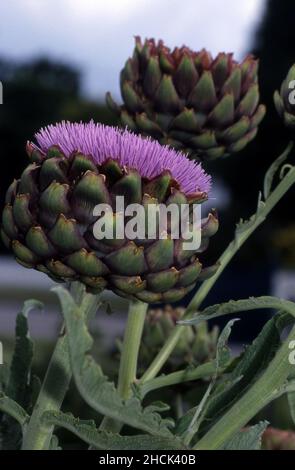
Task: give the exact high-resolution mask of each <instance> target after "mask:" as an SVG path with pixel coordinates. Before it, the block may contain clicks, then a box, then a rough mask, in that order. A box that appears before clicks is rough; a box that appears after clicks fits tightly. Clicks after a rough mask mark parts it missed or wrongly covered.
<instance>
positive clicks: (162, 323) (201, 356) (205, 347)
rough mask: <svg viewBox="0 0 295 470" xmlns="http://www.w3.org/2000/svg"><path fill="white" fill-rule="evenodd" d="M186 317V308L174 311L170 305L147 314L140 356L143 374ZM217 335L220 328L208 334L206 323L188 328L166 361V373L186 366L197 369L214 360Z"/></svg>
mask: <svg viewBox="0 0 295 470" xmlns="http://www.w3.org/2000/svg"><path fill="white" fill-rule="evenodd" d="M184 313H185V309H184V308H182V307H175V308H173V307H172V306H171V305H165V306H164V307H163V308H156V309H150V310H148V312H147V316H146V320H145V325H144V330H143V335H142V343H141V349H140V354H139V365H140V367H141V369H142V370H143V371H145V370H146V368H147V367H148V365H149V364H150V363H151V361H152V360H153V358H154V357H155V356H156V355H157V354H158V352H159V351H160V349H161V347H162V346H163V344H164V343H165V340H166V338H167V337H169V335H170V334H171V333H172V332H173V330H174V329H175V327H176V325H177V322H178V321H179V320H181V318H182V317H183V315H184ZM218 333H219V329H218V327H217V326H215V327H213V328H212V330H211V331H209V329H208V324H207V322H202V323H200V324H199V325H198V326H188V327H187V328H186V329H185V331H184V334H183V336H182V337H181V338H180V339H179V341H178V343H177V345H176V347H175V349H174V351H173V353H172V354H171V356H170V357H169V359H168V361H167V364H166V371H167V370H168V371H169V372H174V371H176V370H179V369H185V368H186V367H187V366H195V367H196V366H198V365H200V364H203V363H205V362H208V361H210V360H212V359H214V358H215V356H216V345H217V340H218Z"/></svg>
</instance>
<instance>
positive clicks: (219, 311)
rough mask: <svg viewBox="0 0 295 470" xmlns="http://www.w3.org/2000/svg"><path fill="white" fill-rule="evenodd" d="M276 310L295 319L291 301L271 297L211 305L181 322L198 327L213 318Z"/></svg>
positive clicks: (294, 307)
mask: <svg viewBox="0 0 295 470" xmlns="http://www.w3.org/2000/svg"><path fill="white" fill-rule="evenodd" d="M265 308H267V309H275V310H283V311H285V312H288V313H289V314H290V315H292V316H294V317H295V303H294V302H290V301H289V300H284V299H279V298H277V297H271V296H261V297H249V299H241V300H230V301H229V302H224V303H222V304H216V305H211V306H210V307H207V308H205V309H204V310H203V311H202V312H201V313H198V314H197V315H196V316H194V317H193V318H191V319H190V320H183V321H179V322H178V323H179V324H183V325H197V324H198V323H200V322H202V321H207V320H212V319H213V318H217V317H221V316H224V315H231V314H233V313H238V312H245V311H250V310H256V309H265Z"/></svg>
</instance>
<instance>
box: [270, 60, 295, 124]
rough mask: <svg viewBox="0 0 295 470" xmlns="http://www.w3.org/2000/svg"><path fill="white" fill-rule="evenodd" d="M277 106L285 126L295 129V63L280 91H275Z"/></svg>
mask: <svg viewBox="0 0 295 470" xmlns="http://www.w3.org/2000/svg"><path fill="white" fill-rule="evenodd" d="M274 102H275V107H276V109H277V112H278V114H279V116H280V117H281V118H282V119H283V121H284V124H285V126H287V127H288V128H289V129H290V130H291V131H294V129H295V64H294V65H293V66H292V67H291V68H290V70H289V72H288V74H287V76H286V78H285V79H284V80H283V82H282V85H281V89H280V91H278V90H276V91H275V93H274Z"/></svg>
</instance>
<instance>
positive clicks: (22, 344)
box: [1, 300, 43, 450]
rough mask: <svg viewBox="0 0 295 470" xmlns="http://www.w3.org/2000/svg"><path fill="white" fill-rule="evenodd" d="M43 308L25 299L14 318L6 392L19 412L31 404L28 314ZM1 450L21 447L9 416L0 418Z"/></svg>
mask: <svg viewBox="0 0 295 470" xmlns="http://www.w3.org/2000/svg"><path fill="white" fill-rule="evenodd" d="M42 308H43V305H42V304H41V303H40V302H38V301H37V300H27V301H26V302H25V303H24V305H23V308H22V311H21V312H20V313H19V314H18V316H17V318H16V328H15V336H16V339H15V347H14V352H13V356H12V361H11V366H10V371H9V374H8V380H7V385H6V387H5V393H6V395H7V397H9V399H11V400H12V402H13V403H17V404H18V406H19V407H20V409H24V410H25V412H27V411H29V408H30V403H31V392H32V390H31V383H30V382H31V365H32V359H33V342H32V341H31V339H30V336H29V329H28V318H27V317H28V314H29V312H30V311H31V310H33V309H42ZM1 429H2V438H1V445H2V448H3V449H6V450H10V449H14V450H16V449H18V448H19V447H20V444H21V439H22V430H21V427H20V425H19V423H18V420H15V419H12V418H11V416H10V414H9V413H8V414H5V415H3V416H2V418H1Z"/></svg>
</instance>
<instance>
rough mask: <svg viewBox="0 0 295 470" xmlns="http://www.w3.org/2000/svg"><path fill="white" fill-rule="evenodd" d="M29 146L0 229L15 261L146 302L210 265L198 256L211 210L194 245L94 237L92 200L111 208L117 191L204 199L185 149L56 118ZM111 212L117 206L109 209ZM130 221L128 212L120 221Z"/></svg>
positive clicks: (211, 223)
mask: <svg viewBox="0 0 295 470" xmlns="http://www.w3.org/2000/svg"><path fill="white" fill-rule="evenodd" d="M36 139H37V144H38V145H35V144H31V143H28V145H27V151H28V155H29V158H30V161H31V162H30V164H29V166H28V167H27V168H26V169H25V170H24V172H23V174H22V175H21V178H20V179H19V180H17V181H14V182H13V183H12V185H11V186H10V188H9V189H8V192H7V196H6V206H5V208H4V211H3V216H2V228H1V235H2V239H3V241H4V243H5V245H6V246H7V247H8V248H11V249H12V251H13V252H14V254H15V257H16V259H17V261H18V262H19V263H21V264H22V265H23V266H25V267H27V268H34V269H37V270H38V271H41V272H43V273H45V274H47V275H48V276H49V277H51V278H52V279H54V280H55V281H57V282H66V281H74V280H77V281H80V282H81V283H83V284H85V285H86V286H87V288H88V290H89V291H92V292H93V293H97V292H100V291H101V290H102V289H104V288H108V289H111V290H113V291H114V292H115V293H117V294H119V295H121V296H127V297H131V298H136V299H138V300H141V301H143V302H147V303H149V302H160V301H167V302H173V301H176V300H179V299H181V298H182V297H183V296H184V295H185V294H186V293H187V292H189V291H190V290H191V289H193V287H194V286H195V284H196V282H197V281H198V280H202V279H205V278H206V277H208V276H210V275H211V274H213V273H214V272H215V270H216V269H217V266H213V267H212V266H211V267H207V268H203V266H202V263H201V262H200V261H199V258H198V256H199V254H200V253H201V252H203V251H204V250H205V248H206V247H207V245H208V240H209V237H211V236H212V235H213V234H214V233H215V232H216V230H217V227H218V221H217V218H216V216H215V214H214V213H211V214H209V216H208V217H207V218H206V219H205V220H203V223H202V243H201V246H200V247H199V249H196V250H185V249H184V245H183V243H184V240H183V239H181V238H179V239H172V237H171V236H169V235H171V234H169V233H168V234H167V237H166V238H158V239H155V240H130V239H128V238H126V237H125V238H117V237H116V233H117V232H116V230H115V224H116V218H115V215H116V214H113V215H112V220H111V224H113V225H114V227H113V228H114V236H113V237H112V238H111V239H107V238H105V239H102V240H98V239H96V238H95V237H94V234H93V229H94V223H95V217H94V215H93V210H94V208H95V207H96V206H97V204H109V205H110V206H112V207H114V200H115V197H116V196H120V195H121V196H124V197H125V200H126V202H127V203H128V204H132V203H137V204H140V205H142V206H143V207H144V208H147V207H148V205H149V204H150V203H154V204H155V203H162V204H166V205H167V204H170V203H175V204H184V203H186V204H188V205H190V206H191V205H192V204H194V203H201V202H202V201H203V200H204V199H206V198H207V194H208V191H209V189H210V177H209V176H208V175H207V174H206V173H205V172H204V171H203V169H202V168H201V166H200V164H198V163H195V162H191V161H189V160H188V159H187V158H186V157H185V156H184V155H183V154H181V153H178V152H176V151H174V150H172V149H168V148H166V147H163V146H161V145H160V144H158V143H157V142H152V141H150V140H148V139H142V138H140V137H138V136H136V135H133V134H131V133H129V132H127V131H122V130H118V129H115V128H111V127H105V126H103V125H96V124H94V123H93V122H91V123H89V124H85V125H84V124H70V123H61V124H58V125H56V126H49V127H47V128H45V129H43V130H41V132H40V133H38V134H37V135H36ZM114 210H115V207H114ZM124 222H125V223H126V219H125V220H124Z"/></svg>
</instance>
